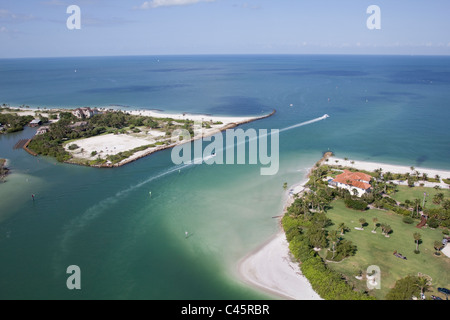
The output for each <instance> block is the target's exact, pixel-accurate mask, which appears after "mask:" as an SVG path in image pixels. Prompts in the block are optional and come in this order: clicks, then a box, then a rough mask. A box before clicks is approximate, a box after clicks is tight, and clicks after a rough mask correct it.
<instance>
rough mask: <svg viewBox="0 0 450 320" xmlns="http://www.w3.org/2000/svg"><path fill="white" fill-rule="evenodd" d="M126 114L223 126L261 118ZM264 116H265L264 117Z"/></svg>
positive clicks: (181, 114)
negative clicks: (219, 123) (208, 122)
mask: <svg viewBox="0 0 450 320" xmlns="http://www.w3.org/2000/svg"><path fill="white" fill-rule="evenodd" d="M122 111H123V112H125V113H129V114H132V115H135V116H146V117H154V118H172V119H174V120H193V121H203V122H206V121H211V122H222V123H223V125H227V124H230V123H245V122H249V121H253V120H255V119H259V118H260V117H259V116H252V117H234V116H233V117H227V116H213V115H206V114H190V113H164V112H162V111H155V110H123V109H122ZM262 116H264V115H262Z"/></svg>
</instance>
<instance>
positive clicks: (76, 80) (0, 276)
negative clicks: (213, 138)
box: [0, 56, 450, 299]
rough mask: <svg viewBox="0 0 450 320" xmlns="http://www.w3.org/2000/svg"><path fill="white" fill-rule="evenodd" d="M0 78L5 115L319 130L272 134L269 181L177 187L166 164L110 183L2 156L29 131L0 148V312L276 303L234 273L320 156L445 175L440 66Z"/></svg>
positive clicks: (250, 67) (223, 173)
mask: <svg viewBox="0 0 450 320" xmlns="http://www.w3.org/2000/svg"><path fill="white" fill-rule="evenodd" d="M158 59H159V62H158ZM75 70H76V72H75ZM0 75H1V77H0V103H10V104H11V105H14V106H18V105H22V104H25V105H30V106H33V107H37V106H40V107H45V106H46V107H56V106H58V107H75V106H87V105H90V106H108V105H123V106H128V107H129V108H133V109H135V108H146V109H161V110H166V111H168V112H178V111H179V112H185V111H188V112H192V113H208V114H218V115H219V114H220V115H239V116H240V115H260V114H262V113H266V112H270V111H271V110H272V109H274V108H275V109H276V110H277V113H276V114H275V115H274V116H272V117H270V118H268V119H264V120H260V121H257V122H253V123H250V124H246V125H243V126H242V128H243V129H249V128H254V129H272V128H277V129H282V128H285V127H288V126H291V125H294V124H296V123H299V122H303V121H307V120H310V119H313V118H317V117H320V116H322V115H323V114H325V113H327V114H329V115H330V118H328V119H326V120H324V121H319V122H316V123H313V124H311V125H307V126H303V127H299V128H296V129H293V130H289V131H284V132H281V133H280V169H279V172H278V173H277V175H274V176H261V175H260V174H259V168H260V167H259V166H258V165H248V164H247V165H211V166H209V165H193V166H189V167H185V168H182V169H181V171H180V173H179V171H178V170H179V167H177V166H174V165H173V164H172V162H171V160H170V150H166V151H162V152H159V153H156V154H153V155H151V156H149V157H146V158H143V159H140V160H139V161H136V162H134V163H131V164H129V165H126V166H124V167H121V168H116V169H112V170H109V169H105V170H101V169H94V168H86V167H79V166H73V165H66V164H59V163H55V160H53V159H50V158H43V157H38V158H34V157H31V156H29V155H28V154H27V153H25V152H24V151H23V150H13V148H12V147H13V145H14V144H15V143H16V142H17V141H18V140H19V139H22V138H25V137H30V136H32V135H33V130H32V129H30V128H26V130H25V131H24V132H20V133H16V134H11V135H7V136H6V135H2V136H0V157H5V158H7V159H9V160H10V165H9V166H10V167H11V169H12V174H11V175H10V176H9V177H8V182H7V183H5V184H1V185H0V260H1V261H2V263H1V264H0V288H1V289H0V298H2V299H16V298H32V299H55V298H63V299H80V298H82V299H101V298H108V299H258V298H273V297H270V296H267V295H266V294H264V293H260V292H258V291H256V290H254V289H252V288H249V287H248V286H246V285H243V284H241V283H240V282H239V280H237V279H236V278H235V277H234V275H233V273H234V268H235V266H236V263H237V261H238V260H239V259H240V258H242V257H243V256H244V255H245V254H246V253H248V252H249V251H250V250H252V249H254V248H256V247H258V246H259V245H260V244H261V243H263V242H264V241H265V240H266V239H268V238H269V237H270V236H271V235H272V234H274V233H275V231H276V230H277V224H276V221H275V219H272V216H275V215H278V214H280V211H281V209H282V206H283V203H282V200H283V189H282V185H283V183H284V182H285V181H286V182H288V184H294V183H296V182H298V181H300V180H302V179H303V178H304V176H305V174H306V170H307V168H308V167H310V166H311V165H313V164H314V162H315V161H317V160H318V159H319V158H320V157H321V155H322V152H323V151H327V150H328V149H330V150H333V151H334V152H335V153H336V155H337V156H341V157H349V158H354V159H359V160H371V161H380V162H388V163H393V164H403V165H414V166H421V167H434V168H441V169H447V170H448V169H450V163H449V161H448V159H449V156H450V148H449V147H450V137H449V133H448V119H449V115H450V110H449V107H448V101H450V92H448V85H449V83H450V59H449V58H446V57H389V56H377V57H370V56H176V57H175V56H172V57H116V58H65V59H17V60H15V59H11V60H0ZM290 104H292V105H293V106H292V107H291V106H290ZM149 191H151V192H152V196H151V197H149ZM31 194H35V195H36V200H35V201H34V202H33V201H32V199H31ZM186 230H187V231H189V232H190V234H191V236H190V237H189V238H188V239H185V236H184V232H185V231H186ZM72 264H76V265H78V266H80V268H81V274H82V290H81V291H69V290H68V289H67V288H66V278H67V276H68V275H66V273H65V271H66V268H67V266H69V265H72Z"/></svg>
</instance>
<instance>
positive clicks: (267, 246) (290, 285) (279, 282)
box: [237, 168, 323, 300]
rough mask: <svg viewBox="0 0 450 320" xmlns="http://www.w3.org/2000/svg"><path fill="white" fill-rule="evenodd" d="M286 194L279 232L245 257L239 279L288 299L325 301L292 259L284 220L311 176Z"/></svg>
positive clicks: (278, 219)
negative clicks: (282, 224)
mask: <svg viewBox="0 0 450 320" xmlns="http://www.w3.org/2000/svg"><path fill="white" fill-rule="evenodd" d="M311 170H312V168H310V169H309V170H308V174H307V176H306V177H305V179H304V180H302V181H301V182H299V183H296V184H294V185H292V186H291V187H290V188H289V189H288V190H287V191H286V193H285V197H284V200H283V203H284V204H283V209H282V211H283V212H282V214H281V216H279V217H278V218H277V224H278V231H277V232H276V234H275V235H273V236H272V237H270V238H269V239H268V240H267V241H265V242H264V243H263V244H261V245H260V246H258V247H257V248H256V249H254V250H252V251H251V252H249V253H248V254H246V255H245V256H244V257H243V258H242V259H241V260H239V262H238V264H237V274H238V278H239V279H240V280H241V281H242V282H244V283H246V284H248V285H250V286H252V287H254V288H257V289H259V290H262V291H263V292H266V293H269V294H272V295H275V296H278V297H280V298H281V299H285V300H323V299H322V298H321V297H320V296H319V295H318V294H317V293H316V292H315V291H314V290H313V288H312V286H311V284H310V283H309V280H308V279H307V278H306V277H305V276H304V275H303V274H302V272H301V270H300V266H299V262H298V261H295V260H292V254H291V252H290V250H289V243H288V242H287V240H286V235H285V233H284V230H283V227H282V226H281V219H282V217H283V215H284V213H285V212H286V210H287V208H288V207H289V206H290V205H291V204H292V202H293V201H294V195H295V194H301V193H302V192H304V190H305V189H306V187H305V184H306V183H307V182H308V180H309V174H310V173H311Z"/></svg>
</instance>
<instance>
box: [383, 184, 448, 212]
mask: <svg viewBox="0 0 450 320" xmlns="http://www.w3.org/2000/svg"><path fill="white" fill-rule="evenodd" d="M397 190H398V192H396V193H395V194H392V195H391V197H392V198H393V199H395V200H397V201H400V202H403V203H404V202H405V200H407V199H408V200H410V201H413V200H414V199H415V198H417V199H420V201H421V202H420V204H421V205H422V201H423V193H424V192H426V193H427V196H426V198H425V208H437V207H438V205H435V204H434V203H433V197H434V195H435V194H437V193H440V192H442V193H443V194H444V197H446V198H450V190H449V189H440V190H436V189H434V188H425V187H413V188H410V187H408V186H397Z"/></svg>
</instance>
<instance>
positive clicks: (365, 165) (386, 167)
mask: <svg viewBox="0 0 450 320" xmlns="http://www.w3.org/2000/svg"><path fill="white" fill-rule="evenodd" d="M336 161H338V162H336ZM352 162H353V163H352ZM328 164H330V165H342V166H344V167H351V168H355V169H359V170H366V171H375V170H377V169H380V168H381V169H383V171H382V172H384V173H385V172H391V173H411V174H413V173H414V172H415V171H418V172H420V174H423V173H426V174H428V177H429V178H434V177H435V176H436V175H438V176H439V177H440V182H439V183H426V182H425V184H424V186H425V187H433V186H435V185H439V186H440V187H441V188H448V187H449V185H448V184H446V183H444V182H443V181H442V179H450V171H447V170H439V169H430V168H420V167H414V170H411V166H402V165H392V164H386V163H377V162H370V161H360V160H353V159H348V160H345V159H343V158H338V157H335V156H332V157H329V160H328ZM421 182H422V181H421Z"/></svg>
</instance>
